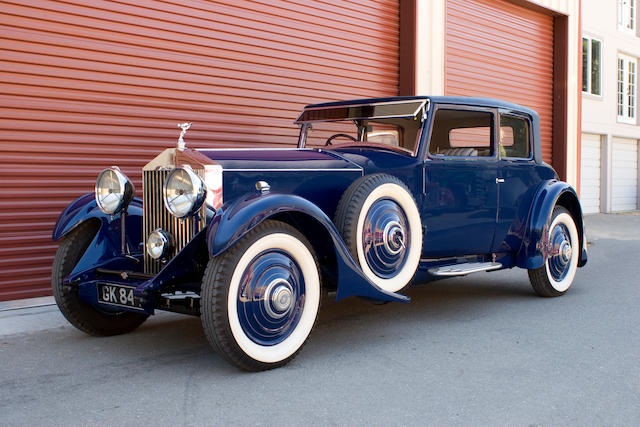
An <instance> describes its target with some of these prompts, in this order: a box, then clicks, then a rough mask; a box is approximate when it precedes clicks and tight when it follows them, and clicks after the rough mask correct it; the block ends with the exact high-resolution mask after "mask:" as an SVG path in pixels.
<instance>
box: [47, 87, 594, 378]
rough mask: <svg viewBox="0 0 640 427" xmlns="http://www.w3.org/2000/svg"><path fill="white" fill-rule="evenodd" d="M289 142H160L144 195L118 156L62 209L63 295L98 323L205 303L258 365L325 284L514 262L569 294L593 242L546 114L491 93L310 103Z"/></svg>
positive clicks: (288, 339) (315, 303) (277, 354)
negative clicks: (554, 151) (549, 154)
mask: <svg viewBox="0 0 640 427" xmlns="http://www.w3.org/2000/svg"><path fill="white" fill-rule="evenodd" d="M296 124H297V125H299V126H300V136H299V140H298V146H297V147H296V148H294V147H292V148H290V149H282V148H280V149H275V148H274V149H269V148H265V149H198V150H194V149H190V148H188V147H186V146H185V145H186V144H185V142H184V134H185V132H186V131H187V129H188V127H189V124H188V123H185V124H183V125H181V127H182V133H181V134H180V137H179V139H178V144H177V146H176V147H175V148H167V149H166V150H164V151H163V152H162V153H160V154H159V155H158V156H157V157H156V158H154V159H153V160H151V161H150V162H149V163H148V164H147V165H146V166H145V167H144V168H143V170H142V181H143V188H142V194H141V197H136V194H135V191H134V188H133V184H132V183H131V181H130V180H129V179H128V178H127V177H126V176H125V175H124V174H123V173H122V172H121V171H120V170H119V169H118V168H117V167H115V166H114V167H111V168H108V169H106V170H104V171H102V172H101V173H100V174H99V175H98V179H97V182H96V186H95V192H94V193H90V194H86V195H84V196H82V197H80V198H78V199H77V200H76V201H74V202H73V203H72V204H71V205H70V206H69V207H68V208H67V209H66V210H65V211H64V212H63V213H62V215H61V216H60V218H59V220H58V222H57V224H56V226H55V229H54V232H53V239H54V240H55V241H59V242H60V246H59V249H58V252H57V254H56V256H55V260H54V263H53V269H52V270H53V271H52V285H53V293H54V296H55V299H56V302H57V304H58V306H59V307H60V310H61V311H62V313H63V314H64V316H65V317H66V318H67V319H68V320H69V322H71V324H73V325H74V326H75V327H77V328H78V329H80V330H82V331H84V332H86V333H88V334H91V335H114V334H122V333H126V332H129V331H132V330H133V329H135V328H136V327H138V326H139V325H140V324H142V322H144V321H145V319H146V318H147V317H148V316H149V315H151V314H154V311H155V310H167V311H174V312H179V313H185V314H191V315H196V316H200V317H201V320H202V325H203V328H204V331H205V333H206V336H207V338H208V340H209V342H210V343H211V345H212V346H213V347H214V348H215V349H216V350H217V351H218V352H219V353H220V355H222V356H223V357H224V358H225V359H227V360H228V361H229V362H231V363H232V364H234V365H236V366H238V367H240V368H242V369H245V370H250V371H259V370H265V369H270V368H274V367H278V366H282V365H284V364H286V363H287V362H289V361H291V360H292V359H293V358H294V357H295V356H296V354H297V353H298V352H299V351H300V349H301V348H302V346H303V345H304V343H305V342H306V340H307V338H308V336H309V334H310V333H311V330H312V329H313V327H314V324H315V322H316V318H317V316H318V311H319V307H320V302H321V299H322V296H323V295H324V292H327V291H328V292H335V295H336V298H337V299H343V298H345V297H349V296H358V297H363V298H367V299H371V300H376V301H405V302H406V301H408V298H407V297H406V296H404V295H402V294H400V293H399V292H400V291H402V289H403V288H405V287H406V286H407V285H409V284H411V283H422V282H426V281H429V280H433V279H436V278H444V277H451V276H459V275H466V274H469V273H473V272H479V271H490V270H500V269H505V268H512V267H520V268H525V269H527V270H528V272H529V278H530V281H531V284H532V285H533V289H534V291H535V292H536V293H537V294H538V295H541V296H545V297H553V296H559V295H562V294H563V293H565V292H566V291H567V290H568V289H569V287H570V286H571V283H572V281H573V279H574V276H575V274H576V270H577V268H578V267H581V266H583V265H584V264H585V263H586V261H587V245H586V237H585V229H584V225H583V219H582V210H581V207H580V202H579V200H578V197H577V195H576V193H575V191H574V190H573V188H571V186H569V185H568V184H567V183H564V182H562V181H560V180H558V176H557V174H556V173H555V172H554V170H553V169H552V168H551V167H550V166H549V165H547V164H545V163H544V162H543V161H542V158H541V148H540V132H539V118H538V115H537V114H536V113H535V112H534V111H532V110H530V109H527V108H524V107H521V106H518V105H514V104H510V103H506V102H500V101H495V100H489V99H475V98H452V97H397V98H384V99H365V100H354V101H345V102H333V103H325V104H316V105H309V106H307V107H306V108H305V109H304V110H303V111H302V113H301V114H300V116H299V117H298V119H297V121H296Z"/></svg>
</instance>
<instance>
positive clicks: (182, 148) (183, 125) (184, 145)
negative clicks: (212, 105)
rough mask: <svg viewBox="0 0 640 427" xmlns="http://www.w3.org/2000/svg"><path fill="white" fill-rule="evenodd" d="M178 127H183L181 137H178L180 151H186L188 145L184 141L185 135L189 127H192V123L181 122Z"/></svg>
mask: <svg viewBox="0 0 640 427" xmlns="http://www.w3.org/2000/svg"><path fill="white" fill-rule="evenodd" d="M178 127H179V128H180V129H182V132H180V137H179V138H178V146H177V148H178V150H180V151H184V149H185V147H186V143H185V142H184V139H183V138H184V135H185V134H186V133H187V131H188V130H189V128H190V127H191V123H182V124H179V125H178Z"/></svg>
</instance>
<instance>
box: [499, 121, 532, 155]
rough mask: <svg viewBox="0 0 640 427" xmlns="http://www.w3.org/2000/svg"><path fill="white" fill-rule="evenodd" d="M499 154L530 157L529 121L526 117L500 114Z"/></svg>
mask: <svg viewBox="0 0 640 427" xmlns="http://www.w3.org/2000/svg"><path fill="white" fill-rule="evenodd" d="M500 156H501V157H512V158H520V159H530V158H531V138H530V132H529V122H528V121H527V120H526V119H524V118H522V117H516V116H511V115H508V114H502V115H501V116H500Z"/></svg>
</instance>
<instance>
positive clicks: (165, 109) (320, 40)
mask: <svg viewBox="0 0 640 427" xmlns="http://www.w3.org/2000/svg"><path fill="white" fill-rule="evenodd" d="M0 4H1V7H2V13H0V31H1V32H2V34H3V43H2V45H0V109H1V110H0V117H1V118H0V126H2V129H4V130H5V131H6V133H7V134H8V135H10V140H11V142H12V144H1V145H0V162H1V164H0V182H2V185H3V188H4V186H5V185H9V184H11V185H12V190H11V191H8V192H5V193H4V194H2V193H1V192H0V213H1V214H2V215H3V216H2V217H1V218H0V220H2V225H1V226H0V254H2V253H3V251H12V252H11V253H12V254H15V255H12V257H11V258H10V262H9V264H10V265H12V266H13V265H20V264H23V265H25V266H26V267H25V269H24V270H22V271H23V273H20V274H19V275H18V274H17V273H16V272H14V271H13V269H14V268H15V267H8V266H7V265H9V264H7V262H8V261H7V262H5V263H0V300H2V299H11V298H19V297H30V296H38V295H43V294H47V293H49V292H50V291H49V286H50V285H49V274H48V270H47V269H48V268H49V266H50V265H51V260H52V258H53V253H54V250H55V246H56V245H55V244H53V243H52V242H51V241H50V236H51V230H52V229H53V226H54V224H55V221H56V218H57V215H58V212H59V211H60V210H61V209H62V208H63V207H64V206H65V205H66V204H67V203H68V202H69V201H71V200H73V199H74V198H75V197H77V196H78V195H80V194H82V193H85V192H87V191H91V189H92V187H93V185H94V183H95V178H96V174H97V172H98V171H99V169H100V168H102V167H105V166H110V165H112V164H118V165H119V166H120V167H121V168H122V169H123V170H124V172H125V173H127V174H128V175H129V176H130V177H131V178H132V179H133V180H134V183H135V184H136V185H137V186H138V189H139V188H140V186H139V183H140V178H139V175H140V168H141V167H142V165H143V164H144V163H146V161H148V160H149V158H150V157H151V156H152V155H153V154H155V153H157V152H158V150H160V149H163V148H165V147H167V146H172V145H174V144H175V141H176V139H177V137H178V133H179V132H178V131H179V129H178V128H177V126H176V124H177V123H179V122H182V121H186V120H188V121H193V122H194V125H193V128H192V129H191V130H190V132H189V135H188V136H187V142H188V143H189V144H190V145H191V146H194V147H202V146H213V147H222V146H238V147H256V146H267V145H269V146H283V145H284V144H286V145H288V146H292V145H293V144H295V141H296V137H297V134H298V131H297V129H295V128H294V126H293V121H294V120H295V118H296V117H297V115H298V113H299V111H300V109H301V107H302V106H303V105H305V104H307V103H312V102H322V101H329V100H336V99H345V98H351V97H353V98H360V97H368V96H394V95H397V93H398V70H399V47H398V43H399V4H398V0H377V1H367V2H359V1H356V2H344V3H343V2H340V3H334V2H320V1H318V2H307V1H298V0H292V1H287V2H271V1H244V0H221V1H210V2H192V1H187V0H177V1H173V2H160V1H158V2H136V1H133V0H126V1H120V2H86V1H84V0H68V1H64V2H57V1H47V0H34V1H31V2H28V3H26V2H22V1H2V0H0ZM5 36H6V37H5ZM249 123H250V124H251V126H248V124H249ZM45 177H46V178H47V184H46V185H44V186H39V187H38V186H37V185H34V183H37V182H38V178H39V180H40V181H42V180H43V178H45ZM52 184H53V186H52ZM44 191H46V192H47V198H46V199H45V198H43V197H42V192H44ZM20 213H21V214H20ZM32 214H33V215H32ZM27 230H30V231H31V232H30V233H27ZM34 254H37V255H34ZM34 256H35V257H37V260H38V263H37V264H40V263H41V265H34V264H33V261H32V259H34ZM8 270H10V273H11V275H9V274H7V271H8ZM14 273H15V274H14ZM12 275H13V276H15V277H12ZM18 276H20V277H18Z"/></svg>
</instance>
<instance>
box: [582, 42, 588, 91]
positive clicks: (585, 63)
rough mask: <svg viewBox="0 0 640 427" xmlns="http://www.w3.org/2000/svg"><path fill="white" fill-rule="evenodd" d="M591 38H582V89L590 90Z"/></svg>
mask: <svg viewBox="0 0 640 427" xmlns="http://www.w3.org/2000/svg"><path fill="white" fill-rule="evenodd" d="M589 74H590V72H589V39H585V38H583V39H582V91H583V92H589Z"/></svg>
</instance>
